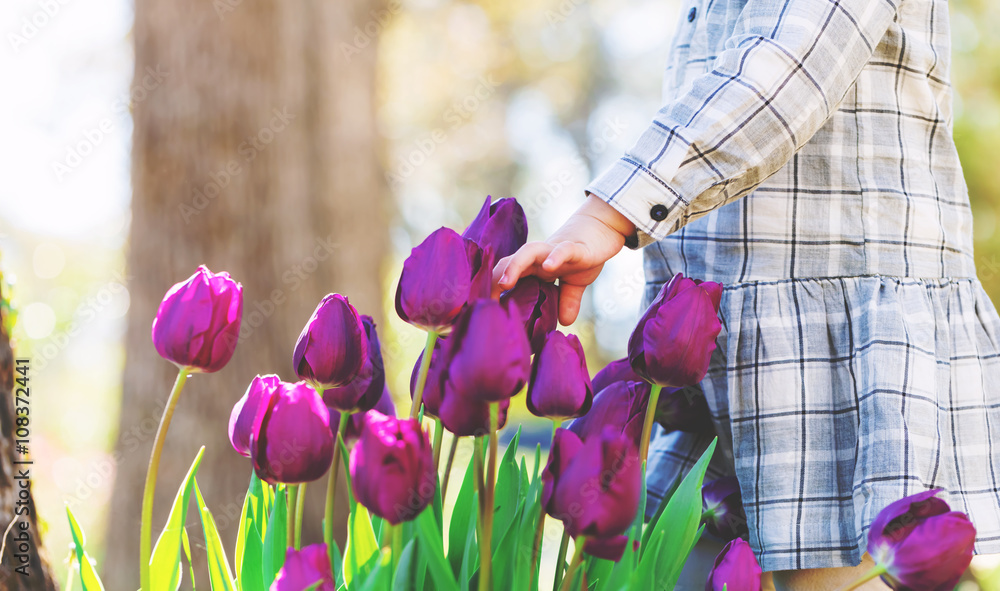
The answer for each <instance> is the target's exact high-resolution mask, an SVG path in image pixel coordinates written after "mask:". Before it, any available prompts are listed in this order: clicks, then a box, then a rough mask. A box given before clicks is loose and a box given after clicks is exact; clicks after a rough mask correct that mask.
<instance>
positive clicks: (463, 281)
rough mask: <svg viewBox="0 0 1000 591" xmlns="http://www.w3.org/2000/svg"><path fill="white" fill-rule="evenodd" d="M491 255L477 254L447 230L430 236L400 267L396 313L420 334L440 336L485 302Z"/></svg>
mask: <svg viewBox="0 0 1000 591" xmlns="http://www.w3.org/2000/svg"><path fill="white" fill-rule="evenodd" d="M493 260H494V257H493V249H492V248H490V247H488V246H487V247H485V248H480V247H479V245H477V244H476V243H475V242H473V241H472V240H469V239H467V238H462V237H461V236H459V235H458V234H456V233H455V231H454V230H451V229H449V228H440V229H438V230H436V231H434V232H433V233H432V234H431V235H430V236H428V237H427V238H426V239H425V240H424V241H423V242H421V243H420V244H419V245H418V246H417V247H416V248H414V249H413V251H412V252H411V253H410V256H409V257H408V258H407V259H406V261H405V262H404V263H403V272H402V274H400V276H399V286H398V287H397V288H396V313H397V314H399V317H400V318H402V319H403V320H404V321H406V322H409V323H410V324H412V325H414V326H418V327H420V328H423V329H424V330H428V331H434V332H437V333H439V334H445V333H447V332H449V331H450V330H451V325H452V324H453V323H454V322H455V319H456V318H457V317H458V314H459V312H461V311H462V308H464V307H465V305H466V304H468V303H470V302H474V301H475V300H477V299H480V298H489V297H490V289H491V288H492V281H493Z"/></svg>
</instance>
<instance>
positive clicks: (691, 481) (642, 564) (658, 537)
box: [632, 438, 718, 589]
mask: <svg viewBox="0 0 1000 591" xmlns="http://www.w3.org/2000/svg"><path fill="white" fill-rule="evenodd" d="M717 442H718V438H716V439H714V440H712V443H711V444H709V446H708V448H707V449H706V450H705V452H704V453H703V454H702V455H701V458H700V459H699V460H698V462H697V463H696V464H695V465H694V466H693V467H692V468H691V470H690V471H689V472H688V473H687V475H686V476H685V477H684V480H682V481H681V484H680V486H678V487H677V490H676V491H674V494H672V495H671V496H670V498H669V499H666V500H665V502H666V505H667V506H666V508H665V509H664V510H663V513H662V514H661V515H660V517H659V519H657V520H656V521H655V522H654V523H652V524H650V527H652V528H653V530H654V531H653V536H652V538H651V543H650V544H649V547H648V548H647V549H646V551H645V552H644V553H643V555H642V558H641V560H640V561H639V568H638V569H637V570H636V572H635V575H634V576H633V578H632V581H633V585H635V584H638V585H655V587H656V588H657V589H672V588H673V587H674V585H675V584H676V583H677V579H678V578H679V577H680V574H681V569H683V568H684V562H685V561H686V560H687V557H688V553H689V551H690V549H691V547H692V546H693V545H694V542H695V540H696V536H697V535H698V525H699V523H700V521H701V507H702V499H701V485H702V482H703V481H704V478H705V470H707V469H708V462H709V460H711V458H712V454H713V453H714V452H715V445H716V443H717ZM641 588H652V587H651V586H650V587H641Z"/></svg>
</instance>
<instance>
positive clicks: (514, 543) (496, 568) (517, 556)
mask: <svg viewBox="0 0 1000 591" xmlns="http://www.w3.org/2000/svg"><path fill="white" fill-rule="evenodd" d="M523 511H524V501H521V502H519V503H518V508H517V510H516V511H515V513H514V516H513V519H512V520H511V523H512V525H511V527H508V528H507V532H506V533H505V534H504V536H503V537H502V538H500V542H499V543H498V544H497V547H496V550H494V552H493V588H494V589H514V588H517V587H514V586H513V585H514V567H515V565H516V564H517V563H518V562H522V561H525V560H530V558H529V556H524V555H522V554H521V553H520V551H519V550H520V547H519V545H518V541H519V539H518V538H519V537H520V536H519V535H518V534H519V533H520V531H521V528H520V527H516V525H514V524H518V523H520V521H521V513H522V512H523ZM527 554H529V555H530V554H531V542H528V551H527ZM523 588H524V587H520V589H523Z"/></svg>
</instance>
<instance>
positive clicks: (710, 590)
mask: <svg viewBox="0 0 1000 591" xmlns="http://www.w3.org/2000/svg"><path fill="white" fill-rule="evenodd" d="M762 574H763V572H762V571H761V569H760V565H759V564H757V558H756V557H755V556H754V555H753V550H751V549H750V544H747V543H746V542H745V541H743V539H742V538H736V539H735V540H733V541H731V542H729V543H728V544H726V547H725V548H723V549H722V552H720V553H719V555H718V556H716V557H715V566H714V567H713V568H712V572H710V573H709V574H708V580H707V581H706V582H705V591H723V589H726V590H727V591H760V589H761V583H760V578H761V575H762Z"/></svg>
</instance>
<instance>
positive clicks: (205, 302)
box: [153, 265, 243, 373]
mask: <svg viewBox="0 0 1000 591" xmlns="http://www.w3.org/2000/svg"><path fill="white" fill-rule="evenodd" d="M242 317H243V286H242V285H240V284H239V283H237V282H235V281H233V280H232V279H230V278H229V273H225V272H222V273H218V274H215V273H212V272H211V271H209V270H208V267H206V266H205V265H202V266H200V267H198V270H197V271H195V273H194V275H192V276H191V277H189V278H188V279H187V281H184V282H182V283H178V284H176V285H174V286H173V287H171V288H170V290H169V291H167V295H165V296H163V301H162V302H161V303H160V307H159V309H158V310H157V311H156V318H154V319H153V345H154V346H155V347H156V352H157V353H159V354H160V357H163V358H164V359H166V360H167V361H171V362H173V363H175V364H176V365H178V366H179V367H186V368H188V369H189V371H192V372H201V373H212V372H215V371H219V370H220V369H222V368H223V367H224V366H225V365H226V364H227V363H229V360H230V359H232V357H233V352H234V351H235V350H236V343H237V341H238V340H239V335H240V320H241V319H242Z"/></svg>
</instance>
